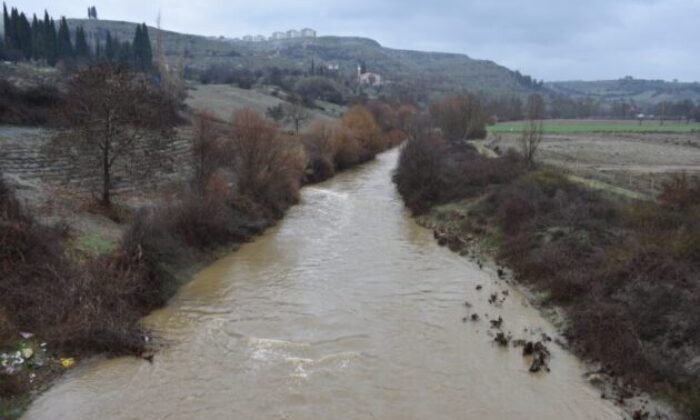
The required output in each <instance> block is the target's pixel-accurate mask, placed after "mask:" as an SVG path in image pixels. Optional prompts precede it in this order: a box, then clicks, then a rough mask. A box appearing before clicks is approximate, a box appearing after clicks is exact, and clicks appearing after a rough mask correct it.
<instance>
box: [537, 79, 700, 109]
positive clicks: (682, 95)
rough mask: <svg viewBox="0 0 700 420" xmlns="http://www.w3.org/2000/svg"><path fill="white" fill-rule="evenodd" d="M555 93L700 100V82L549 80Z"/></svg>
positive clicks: (614, 98)
mask: <svg viewBox="0 0 700 420" xmlns="http://www.w3.org/2000/svg"><path fill="white" fill-rule="evenodd" d="M546 87H548V88H549V89H551V90H552V91H553V92H556V93H559V94H563V95H567V96H570V97H573V98H584V97H592V98H595V99H600V100H603V101H608V102H610V101H617V100H626V101H635V102H637V103H649V104H658V103H660V102H663V101H679V100H686V99H688V100H691V101H694V102H697V101H700V83H681V82H666V81H663V80H640V79H633V78H624V79H619V80H601V81H590V82H586V81H567V82H550V83H546Z"/></svg>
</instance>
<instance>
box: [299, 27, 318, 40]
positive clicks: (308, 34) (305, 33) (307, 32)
mask: <svg viewBox="0 0 700 420" xmlns="http://www.w3.org/2000/svg"><path fill="white" fill-rule="evenodd" d="M301 36H302V37H303V38H316V31H315V30H313V29H311V28H304V29H302V30H301Z"/></svg>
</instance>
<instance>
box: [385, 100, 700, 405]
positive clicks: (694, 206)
mask: <svg viewBox="0 0 700 420" xmlns="http://www.w3.org/2000/svg"><path fill="white" fill-rule="evenodd" d="M465 109H466V108H465ZM474 112H477V114H478V110H475V111H474ZM448 120H449V119H448ZM472 120H473V119H472ZM444 121H446V119H445V118H438V119H435V118H430V116H424V117H423V119H422V121H419V122H418V123H416V124H414V129H413V130H411V131H410V132H409V133H410V138H409V140H408V142H407V143H406V144H405V145H404V146H403V148H402V150H401V154H400V158H399V163H398V167H397V169H396V171H395V174H394V182H395V183H396V185H397V188H398V191H399V192H400V194H401V196H402V197H403V199H404V201H405V203H406V206H407V207H408V208H409V209H410V210H411V211H412V212H413V213H414V214H415V215H416V216H422V217H424V218H425V217H427V218H429V219H430V220H432V224H433V226H437V229H439V230H440V237H441V238H442V239H443V243H445V244H447V245H449V246H450V248H451V249H453V250H455V251H458V250H461V251H462V252H464V253H468V252H470V251H469V250H468V249H465V248H466V247H468V246H469V244H470V243H473V241H472V240H473V238H477V239H476V241H477V242H478V243H481V244H482V245H483V247H484V248H486V249H487V250H491V251H492V253H493V255H494V256H495V258H496V260H497V261H498V262H499V263H502V264H504V265H507V266H509V267H510V268H511V269H512V270H513V272H514V277H515V279H516V280H517V281H519V282H521V283H523V284H525V285H528V286H531V287H532V288H533V289H534V290H536V291H538V292H539V296H540V298H541V301H542V303H543V304H544V305H553V306H558V307H562V308H564V309H565V312H566V314H567V322H566V324H565V327H564V330H565V331H564V335H565V336H566V337H567V338H568V339H569V341H570V342H571V343H572V344H573V348H574V349H575V351H576V352H577V353H578V354H580V355H581V356H582V357H584V358H586V359H588V360H591V361H594V362H597V363H598V364H599V365H600V372H601V375H609V376H610V377H615V378H621V379H622V380H624V381H625V383H626V384H628V385H630V386H638V387H641V388H642V389H645V390H648V391H649V392H651V393H652V394H653V395H657V396H661V397H663V398H665V399H668V400H670V401H672V402H673V403H674V404H675V405H676V406H677V407H679V408H680V410H681V411H683V412H684V413H685V414H687V416H688V417H689V418H698V417H699V416H700V386H699V385H698V384H700V380H699V379H700V366H699V365H698V363H697V360H698V355H700V309H699V308H698V305H697V302H698V298H699V297H700V281H699V279H700V269H699V267H700V264H699V263H700V242H699V241H698V238H700V219H699V218H698V214H700V213H699V211H700V180H698V179H693V178H691V177H689V176H685V175H678V176H676V177H675V178H674V180H673V181H672V182H669V183H667V184H666V185H665V186H664V188H663V192H662V193H661V195H660V196H659V197H658V198H657V199H656V200H653V201H629V200H627V201H623V200H621V199H620V198H619V197H612V196H607V195H605V194H604V193H603V192H599V191H591V190H588V189H586V188H585V187H583V186H581V185H579V184H574V183H572V182H570V181H568V180H567V178H566V177H565V176H564V175H563V174H562V173H560V172H559V171H558V170H556V169H553V168H548V167H543V166H542V165H531V164H529V163H528V162H526V160H525V159H524V157H523V156H522V155H521V154H519V153H516V152H514V151H512V150H511V151H508V152H506V153H504V154H501V155H500V156H497V157H495V158H489V157H486V156H484V155H483V154H480V153H479V152H478V151H477V149H476V148H475V147H473V146H472V145H471V144H470V143H469V142H468V141H465V140H464V139H466V138H467V137H461V136H460V137H454V136H452V137H450V136H449V133H451V132H453V130H452V129H451V128H449V127H444ZM524 137H526V136H524ZM499 274H500V270H499ZM623 397H624V395H623ZM639 414H640V415H641V414H643V413H639Z"/></svg>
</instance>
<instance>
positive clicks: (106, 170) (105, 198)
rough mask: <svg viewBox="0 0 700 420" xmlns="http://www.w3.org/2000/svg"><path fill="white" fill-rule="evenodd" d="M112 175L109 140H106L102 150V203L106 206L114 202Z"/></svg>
mask: <svg viewBox="0 0 700 420" xmlns="http://www.w3.org/2000/svg"><path fill="white" fill-rule="evenodd" d="M110 175H111V174H110V167H109V142H106V143H105V148H104V151H103V152H102V204H103V205H104V206H105V207H109V206H110V205H111V204H112V203H111V197H110V189H111V186H110V183H111V182H110V181H111V180H110Z"/></svg>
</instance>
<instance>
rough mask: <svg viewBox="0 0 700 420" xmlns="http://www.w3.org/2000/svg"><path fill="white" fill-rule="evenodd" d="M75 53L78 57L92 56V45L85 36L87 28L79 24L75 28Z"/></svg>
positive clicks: (86, 57)
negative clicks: (90, 45)
mask: <svg viewBox="0 0 700 420" xmlns="http://www.w3.org/2000/svg"><path fill="white" fill-rule="evenodd" d="M75 55H76V57H78V58H84V59H88V58H90V47H89V46H88V44H87V39H86V38H85V30H84V29H83V27H82V26H78V28H77V29H76V30H75Z"/></svg>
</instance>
